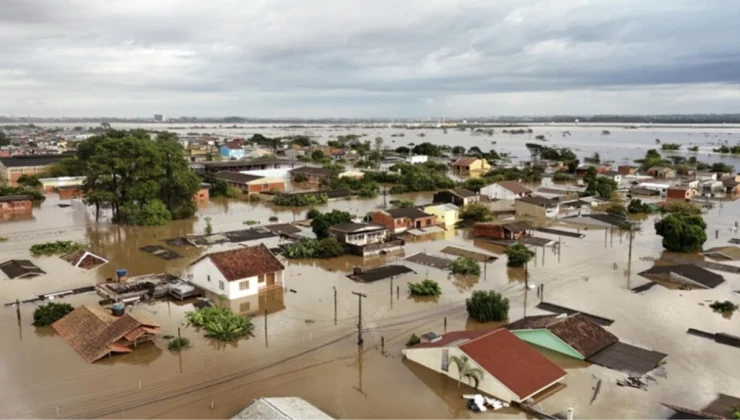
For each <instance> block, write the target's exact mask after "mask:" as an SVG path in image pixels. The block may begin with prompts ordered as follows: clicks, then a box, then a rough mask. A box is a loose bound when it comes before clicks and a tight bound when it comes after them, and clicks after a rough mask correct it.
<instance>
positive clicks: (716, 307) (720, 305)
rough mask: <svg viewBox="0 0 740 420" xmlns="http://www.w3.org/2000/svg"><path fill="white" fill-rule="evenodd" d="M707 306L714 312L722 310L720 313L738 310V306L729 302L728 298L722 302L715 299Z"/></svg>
mask: <svg viewBox="0 0 740 420" xmlns="http://www.w3.org/2000/svg"><path fill="white" fill-rule="evenodd" d="M709 307H710V308H712V310H713V311H714V312H722V313H725V312H735V311H737V310H738V306H737V305H735V304H734V303H732V302H730V301H729V300H726V301H724V302H720V301H718V300H715V301H714V303H712V304H711V305H709Z"/></svg>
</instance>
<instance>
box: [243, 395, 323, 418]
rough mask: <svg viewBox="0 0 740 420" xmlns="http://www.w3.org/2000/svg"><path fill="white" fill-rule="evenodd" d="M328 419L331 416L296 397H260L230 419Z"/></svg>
mask: <svg viewBox="0 0 740 420" xmlns="http://www.w3.org/2000/svg"><path fill="white" fill-rule="evenodd" d="M293 419H301V420H302V419H306V420H329V419H333V417H331V416H329V415H328V414H326V413H324V412H323V411H321V410H319V409H318V408H316V407H315V406H313V405H311V404H310V403H308V402H306V400H304V399H302V398H297V397H279V398H260V399H258V400H255V401H254V402H253V403H252V404H250V405H249V406H248V407H247V408H245V409H244V410H242V411H240V412H239V413H237V414H236V415H235V416H234V417H232V420H293Z"/></svg>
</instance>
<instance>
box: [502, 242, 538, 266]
mask: <svg viewBox="0 0 740 420" xmlns="http://www.w3.org/2000/svg"><path fill="white" fill-rule="evenodd" d="M505 252H506V258H507V261H506V266H507V267H524V265H526V264H527V263H528V262H529V261H530V260H531V259H532V257H534V252H532V251H530V250H529V248H527V246H526V245H522V244H520V243H519V242H517V243H515V244H513V245H511V246H510V247H508V248H506V251H505Z"/></svg>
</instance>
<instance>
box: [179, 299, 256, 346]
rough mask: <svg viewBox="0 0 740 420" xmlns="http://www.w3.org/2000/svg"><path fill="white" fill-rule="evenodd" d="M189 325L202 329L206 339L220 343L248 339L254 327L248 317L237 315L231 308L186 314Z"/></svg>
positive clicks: (213, 308) (214, 308)
mask: <svg viewBox="0 0 740 420" xmlns="http://www.w3.org/2000/svg"><path fill="white" fill-rule="evenodd" d="M185 319H186V321H187V323H188V325H194V326H196V327H201V328H203V329H205V331H206V337H212V338H215V339H217V340H220V341H234V340H238V339H240V338H243V337H246V336H247V335H249V334H250V333H251V332H252V329H253V328H254V325H252V320H251V318H250V317H249V316H247V315H236V314H234V312H232V311H231V308H225V307H218V306H209V307H206V308H201V309H197V310H195V311H188V312H186V313H185Z"/></svg>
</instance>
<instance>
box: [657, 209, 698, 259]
mask: <svg viewBox="0 0 740 420" xmlns="http://www.w3.org/2000/svg"><path fill="white" fill-rule="evenodd" d="M706 228H707V224H706V223H705V222H704V219H702V218H701V216H689V215H686V214H683V213H671V214H669V215H668V216H666V217H664V218H663V219H661V220H659V221H657V222H655V232H656V233H657V234H658V235H660V236H662V237H663V248H665V249H666V251H671V252H696V251H701V248H702V245H704V242H706V241H707V232H706Z"/></svg>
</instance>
